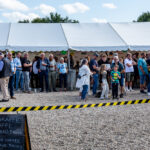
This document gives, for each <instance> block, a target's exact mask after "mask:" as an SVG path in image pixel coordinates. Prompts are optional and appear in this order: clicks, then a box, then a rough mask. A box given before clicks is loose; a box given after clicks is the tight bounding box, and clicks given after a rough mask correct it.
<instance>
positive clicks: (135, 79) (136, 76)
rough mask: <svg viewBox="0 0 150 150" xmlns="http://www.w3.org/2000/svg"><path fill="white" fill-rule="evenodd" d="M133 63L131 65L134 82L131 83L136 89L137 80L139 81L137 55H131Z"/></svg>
mask: <svg viewBox="0 0 150 150" xmlns="http://www.w3.org/2000/svg"><path fill="white" fill-rule="evenodd" d="M132 59H133V61H134V62H135V64H134V65H133V68H134V82H133V88H135V87H136V88H137V87H138V79H139V71H138V65H137V63H138V57H137V54H133V58H132Z"/></svg>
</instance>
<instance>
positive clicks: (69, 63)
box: [68, 49, 70, 70]
mask: <svg viewBox="0 0 150 150" xmlns="http://www.w3.org/2000/svg"><path fill="white" fill-rule="evenodd" d="M68 69H69V70H70V49H68Z"/></svg>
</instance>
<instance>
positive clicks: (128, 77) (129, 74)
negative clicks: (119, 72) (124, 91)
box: [126, 72, 134, 82]
mask: <svg viewBox="0 0 150 150" xmlns="http://www.w3.org/2000/svg"><path fill="white" fill-rule="evenodd" d="M132 81H134V72H127V73H126V82H132Z"/></svg>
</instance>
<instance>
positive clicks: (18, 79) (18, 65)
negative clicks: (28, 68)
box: [14, 52, 24, 91]
mask: <svg viewBox="0 0 150 150" xmlns="http://www.w3.org/2000/svg"><path fill="white" fill-rule="evenodd" d="M14 63H15V64H16V91H18V89H19V83H20V87H21V90H22V91H23V89H24V88H23V86H24V85H23V74H22V64H21V53H19V52H18V53H17V56H16V58H15V59H14Z"/></svg>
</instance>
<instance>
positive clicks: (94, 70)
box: [90, 53, 99, 96]
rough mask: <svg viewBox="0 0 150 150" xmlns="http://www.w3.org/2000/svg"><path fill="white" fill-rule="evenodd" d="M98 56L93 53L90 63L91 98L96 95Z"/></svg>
mask: <svg viewBox="0 0 150 150" xmlns="http://www.w3.org/2000/svg"><path fill="white" fill-rule="evenodd" d="M98 56H99V55H98V54H97V53H95V54H94V56H93V59H92V60H91V61H90V70H91V71H92V73H93V96H95V95H96V93H97V88H98V82H99V75H98V72H99V67H98V63H97V59H98Z"/></svg>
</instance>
